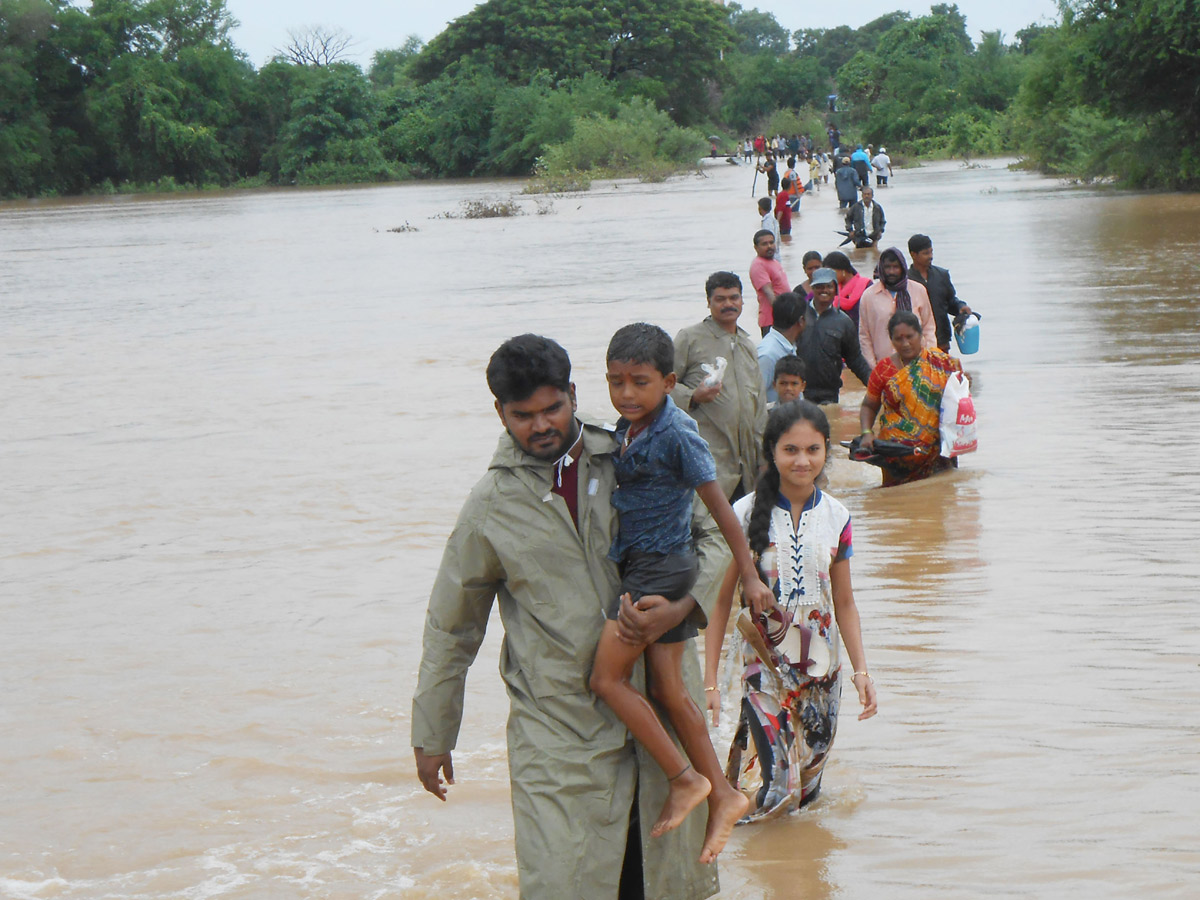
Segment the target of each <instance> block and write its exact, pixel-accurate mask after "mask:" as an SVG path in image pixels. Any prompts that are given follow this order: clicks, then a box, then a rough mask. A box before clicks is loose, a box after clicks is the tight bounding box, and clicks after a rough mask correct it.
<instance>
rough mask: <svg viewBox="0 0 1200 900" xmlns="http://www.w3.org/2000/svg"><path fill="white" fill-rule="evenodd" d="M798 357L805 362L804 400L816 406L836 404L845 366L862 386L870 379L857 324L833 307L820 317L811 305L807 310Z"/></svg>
mask: <svg viewBox="0 0 1200 900" xmlns="http://www.w3.org/2000/svg"><path fill="white" fill-rule="evenodd" d="M797 355H798V356H799V357H800V358H801V359H802V360H804V382H805V386H804V399H805V400H811V401H812V402H813V403H837V401H838V392H839V391H841V389H842V368H843V364H844V365H846V366H849V367H850V371H851V372H853V373H854V375H855V377H857V378H858V380H859V381H861V382H862V383H863V384H866V383H867V379H868V378H870V377H871V367H870V366H869V365H867V361H866V360H865V359H863V355H862V349H861V348H860V347H859V343H858V332H857V330H856V329H855V327H854V323H853V322H851V321H850V319H849V317H848V316H847V315H846V314H845V313H844V312H842V311H841V310H839V309H835V308H834V307H832V306H830V307H829V309H827V310H825V312H823V313H821V314H820V315H817V311H816V309H815V308H813V307H812V306H810V307H809V308H808V309H807V310H805V313H804V331H803V332H801V334H800V345H799V352H798V354H797Z"/></svg>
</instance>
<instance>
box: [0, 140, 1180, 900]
mask: <svg viewBox="0 0 1200 900" xmlns="http://www.w3.org/2000/svg"><path fill="white" fill-rule="evenodd" d="M519 187H520V185H519V183H503V182H488V183H480V182H473V183H459V184H414V185H400V186H387V187H372V188H364V189H356V190H342V189H339V190H316V191H279V192H264V193H237V194H213V195H203V196H187V197H159V198H152V199H142V198H114V199H103V200H94V201H83V202H47V203H37V204H34V203H18V204H6V205H0V266H2V269H0V271H2V272H3V281H2V283H0V335H2V337H0V383H2V385H3V401H2V411H3V430H2V431H0V475H2V479H3V480H2V482H0V484H2V490H3V506H2V510H3V515H2V516H0V685H2V687H3V696H2V700H0V727H2V728H3V733H4V739H3V742H2V743H0V798H2V800H0V810H2V811H0V896H3V897H6V898H35V900H51V898H54V900H68V898H69V900H74V898H117V897H119V898H186V900H207V898H215V897H224V898H258V897H280V898H347V900H349V898H356V900H357V898H370V900H385V898H399V897H405V898H423V897H429V898H438V900H454V898H464V900H465V898H513V897H515V896H516V874H515V872H516V870H515V863H514V859H513V850H512V819H511V814H510V810H509V806H508V785H507V769H506V765H505V749H504V717H505V707H506V703H505V696H504V692H503V689H502V687H501V684H500V680H499V677H498V675H497V672H496V659H497V654H498V649H499V633H500V627H499V621H498V618H497V619H495V620H494V626H493V628H492V629H491V632H490V633H489V636H488V639H487V641H486V642H485V644H484V647H483V649H482V651H481V653H480V657H479V659H478V661H477V662H476V665H475V666H474V668H473V670H472V672H471V676H470V678H469V680H468V684H467V689H468V698H467V707H466V718H465V723H464V726H463V729H462V745H461V747H460V748H459V749H458V750H457V751H456V753H455V763H456V774H457V776H458V784H457V785H456V786H455V787H454V788H453V789H452V791H451V798H450V801H449V802H448V803H446V804H445V805H443V804H440V803H438V802H437V801H436V800H434V799H433V798H432V797H430V796H429V795H427V794H425V793H424V792H423V791H421V790H420V788H419V786H418V784H417V782H416V779H415V777H414V774H413V768H412V763H411V751H410V750H409V747H408V727H409V715H410V697H411V692H412V687H413V684H414V681H415V676H416V671H417V663H418V658H419V654H420V634H421V627H422V621H423V614H424V607H425V602H426V599H427V592H428V589H429V586H430V584H431V582H432V579H433V575H434V572H435V570H436V568H437V564H438V560H439V558H440V554H441V547H442V545H443V543H444V541H445V538H446V536H447V535H448V533H449V530H450V527H451V524H452V522H453V520H454V517H455V515H456V514H457V511H458V508H459V506H460V505H461V503H462V501H463V499H464V498H465V496H466V493H467V490H468V488H469V486H470V485H471V484H472V483H473V482H474V481H475V480H476V479H477V478H478V477H479V476H480V475H481V474H482V473H483V471H484V469H485V467H486V465H487V462H488V460H489V459H490V457H491V454H492V450H493V448H494V446H495V441H496V437H497V434H498V431H499V423H498V422H497V420H496V418H495V415H494V413H493V411H492V402H491V397H490V395H489V394H488V392H487V388H486V385H485V383H484V379H483V366H484V364H485V362H486V360H487V358H488V356H489V355H490V353H491V351H492V350H493V349H494V348H495V347H496V345H497V344H499V343H500V342H501V341H502V340H503V339H505V338H506V337H509V336H510V335H512V334H515V333H519V332H522V331H527V330H536V331H539V332H542V333H544V334H548V335H551V336H553V337H555V338H557V339H558V340H560V341H561V342H562V343H563V344H564V345H565V346H566V347H567V348H568V350H569V351H570V352H571V354H572V358H573V360H574V363H575V366H576V382H577V384H578V386H579V394H580V399H581V406H582V408H583V409H584V410H585V411H590V412H593V413H595V414H596V415H599V416H602V417H607V416H609V415H610V410H609V408H608V402H607V396H606V391H605V388H604V384H603V378H602V360H603V353H604V348H605V346H606V344H607V341H608V338H609V336H610V335H611V334H612V332H613V331H614V330H615V329H616V328H617V327H618V326H620V325H622V324H625V323H627V322H630V321H635V320H641V319H644V320H649V321H652V322H657V323H659V324H661V325H663V326H664V327H666V328H667V329H668V330H669V331H671V332H672V333H673V332H674V331H675V330H677V329H678V328H680V327H682V326H684V325H688V324H691V323H692V322H695V321H697V320H698V319H700V318H701V317H702V316H703V315H704V314H705V304H704V296H703V287H702V285H703V282H704V279H705V277H706V276H707V275H708V273H709V272H711V271H713V270H716V269H719V268H732V269H733V270H735V271H737V272H739V273H741V274H742V276H743V278H745V277H746V273H747V270H748V267H749V263H750V260H751V256H752V250H751V235H752V233H753V231H754V230H755V228H756V223H757V214H756V211H755V208H754V204H753V198H752V195H751V175H750V173H749V172H747V171H746V170H745V169H742V168H735V167H732V166H725V165H719V166H716V167H712V168H709V169H707V170H706V176H705V177H703V178H697V177H688V178H684V179H680V180H673V181H671V182H668V183H666V184H658V185H642V184H637V183H631V182H620V183H601V184H597V185H596V186H595V187H594V188H593V190H592V191H590V192H589V193H586V194H581V195H578V196H569V197H560V198H555V199H554V200H553V205H552V209H550V210H549V212H548V213H547V214H544V215H539V214H537V212H538V211H537V208H536V206H535V204H534V203H533V201H532V200H529V199H522V198H518V199H519V202H520V203H521V204H522V205H523V206H524V207H525V209H526V211H527V213H528V214H527V215H524V216H521V217H516V218H500V219H489V220H463V219H454V218H444V217H439V214H441V213H444V212H447V211H453V210H456V209H458V208H459V204H460V202H461V201H463V200H467V199H477V198H484V199H504V198H507V197H509V196H510V195H512V194H513V193H514V192H516V191H517V190H519ZM832 198H833V194H832V191H830V190H828V189H827V190H826V191H823V192H822V193H820V194H817V195H814V194H810V195H808V196H807V197H806V198H805V199H804V202H803V207H802V214H801V216H800V217H799V218H798V220H797V223H796V226H795V232H796V236H795V239H794V240H793V242H792V243H791V244H790V245H788V246H787V247H785V248H784V255H783V259H784V263H785V265H786V266H787V268H788V269H789V272H790V273H791V274H793V275H795V273H796V272H798V271H799V268H800V266H799V263H800V256H801V254H802V253H803V251H804V250H806V249H817V250H821V251H827V250H830V249H833V247H834V246H835V244H836V242H837V241H838V240H840V238H838V237H837V236H836V235H835V234H834V229H835V228H836V227H837V223H838V217H837V216H836V215H835V213H834V212H833V209H834V206H835V205H836V204H835V202H834V201H833V199H832ZM878 199H879V200H880V202H881V204H882V205H883V206H884V208H885V209H886V212H887V219H888V234H887V239H886V240H885V244H893V243H894V244H896V245H899V246H902V247H903V246H905V244H906V241H907V238H908V236H909V235H910V234H912V233H913V232H917V231H921V232H925V233H928V234H930V235H931V236H932V237H933V239H934V242H935V261H936V262H937V263H939V264H941V265H944V266H947V267H948V268H950V270H951V272H952V273H953V276H954V281H955V284H956V285H957V287H958V289H959V293H960V295H961V296H962V297H964V298H965V299H966V300H967V301H968V302H970V303H971V305H972V306H974V307H975V308H976V309H978V310H980V311H981V312H982V313H983V315H984V319H983V325H982V346H981V350H980V352H979V353H978V354H977V355H975V356H972V357H969V358H967V359H966V360H965V364H966V368H967V370H968V371H969V372H970V373H971V374H972V376H973V377H974V386H975V395H976V404H977V408H978V411H979V417H980V418H979V421H980V426H979V429H980V449H979V452H978V453H976V454H974V455H972V456H969V457H967V458H965V459H964V461H963V464H962V467H961V468H960V469H958V470H957V471H955V472H952V473H949V474H947V475H946V476H943V477H939V478H935V479H932V480H929V481H926V482H924V483H919V484H914V485H909V486H905V487H900V488H894V489H889V490H886V491H884V490H880V489H879V488H877V487H876V486H875V485H876V484H877V482H878V473H877V472H876V471H875V470H872V469H869V468H867V467H865V466H862V465H859V464H855V463H851V462H849V461H848V460H846V458H845V453H844V451H841V450H840V449H839V450H838V452H837V453H836V454H835V457H836V458H835V459H834V460H833V462H832V465H831V473H830V476H831V484H830V490H831V492H832V493H833V494H835V495H836V496H838V497H839V498H840V499H841V500H843V501H844V502H845V503H846V505H847V506H848V507H849V508H850V510H851V513H852V514H853V516H854V522H855V538H856V540H855V550H856V555H855V557H854V561H853V564H852V566H853V572H854V581H855V586H856V594H857V599H858V603H859V606H860V608H861V610H862V616H863V631H864V637H865V643H866V647H867V654H868V659H869V661H870V668H871V669H872V671H873V672H874V674H875V677H876V680H877V684H878V688H879V703H880V713H879V715H878V716H877V717H876V718H874V719H872V720H869V721H867V722H859V721H857V720H856V719H855V717H854V715H853V714H852V711H853V706H854V705H855V704H854V702H853V699H852V697H850V696H849V695H847V696H846V698H845V700H846V701H847V702H846V704H845V707H844V711H845V712H846V713H847V714H846V715H844V716H843V720H842V723H841V727H840V730H839V735H838V739H837V743H836V746H835V748H834V751H833V755H832V759H831V762H830V764H829V766H828V768H827V770H826V775H825V782H824V789H823V792H822V796H821V798H820V800H819V801H818V802H817V803H815V804H814V805H813V806H812V807H810V808H809V809H806V810H805V811H804V812H802V813H800V814H797V815H794V816H791V817H789V818H787V819H785V820H783V821H777V822H774V823H771V824H767V825H761V826H757V827H751V828H746V829H739V830H738V831H737V832H736V833H735V835H734V838H733V840H732V842H731V843H730V846H729V847H728V849H727V850H726V852H725V853H724V854H723V855H722V858H721V878H722V884H723V887H724V891H723V894H722V896H724V897H731V898H772V900H790V898H797V897H800V898H817V900H819V898H873V897H878V898H914V900H917V898H928V897H938V898H981V897H1001V898H1007V897H1080V898H1089V900H1093V898H1122V900H1123V898H1128V897H1130V896H1154V897H1180V898H1184V897H1193V896H1195V895H1196V891H1197V888H1196V884H1197V880H1198V877H1200V816H1198V815H1197V811H1198V810H1200V752H1198V748H1200V723H1198V714H1200V668H1198V666H1200V607H1198V606H1197V600H1198V599H1200V596H1198V595H1200V589H1198V588H1200V500H1198V498H1200V465H1198V464H1197V454H1196V448H1195V438H1194V435H1193V432H1194V429H1193V427H1192V423H1193V422H1194V420H1195V416H1196V415H1197V413H1198V412H1200V291H1197V290H1196V285H1197V283H1198V282H1200V256H1198V254H1197V252H1196V249H1195V248H1196V247H1197V246H1198V245H1200V196H1196V195H1178V194H1128V193H1117V192H1113V191H1108V190H1096V189H1081V188H1070V187H1067V186H1065V185H1062V184H1060V183H1058V182H1055V181H1052V180H1047V179H1045V178H1041V177H1038V176H1035V175H1030V174H1024V173H1016V172H1010V171H1008V170H1007V169H1006V168H1005V167H1004V165H1003V164H1002V163H985V164H983V165H982V166H978V167H971V168H967V167H963V166H960V165H958V164H953V163H946V164H938V165H933V166H928V167H925V168H920V169H912V170H905V171H901V172H899V173H898V175H897V177H896V178H895V179H894V183H893V186H892V187H890V188H888V189H886V190H881V191H880V192H879V198H878ZM406 222H408V223H411V224H412V225H413V226H415V227H416V229H417V230H416V231H412V232H405V233H394V232H390V231H389V230H388V229H390V228H394V227H396V226H401V225H403V224H405V223H406ZM854 258H855V259H856V260H857V261H859V262H860V263H861V268H863V269H864V270H866V271H869V270H870V269H871V268H872V266H873V262H872V257H871V256H870V255H869V254H868V253H865V252H862V253H856V254H855V256H854ZM751 305H752V304H751ZM743 324H744V325H746V326H747V327H748V329H749V330H751V331H754V330H755V329H754V318H753V314H752V312H751V311H750V309H749V308H748V309H747V312H746V313H745V314H744V315H743ZM847 381H848V382H850V383H851V385H850V387H849V388H848V389H847V390H846V391H845V392H843V396H842V403H841V407H840V411H839V412H838V414H837V415H836V416H835V428H836V429H837V430H838V433H839V435H848V434H851V433H853V431H854V430H856V428H855V423H856V409H857V403H858V401H859V399H860V398H861V386H858V385H856V384H853V381H854V380H853V377H852V376H847Z"/></svg>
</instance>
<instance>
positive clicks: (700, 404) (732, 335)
mask: <svg viewBox="0 0 1200 900" xmlns="http://www.w3.org/2000/svg"><path fill="white" fill-rule="evenodd" d="M762 234H764V232H761V231H760V232H759V234H758V235H756V237H758V236H759V235H762ZM766 237H767V238H771V234H770V232H766ZM756 243H757V242H756ZM704 291H705V294H706V295H707V299H708V312H709V315H708V316H707V317H706V318H705V319H704V320H703V321H702V322H697V323H696V324H695V325H690V326H688V327H687V328H684V329H683V330H682V331H680V332H679V334H677V335H676V336H675V377H676V379H677V380H676V383H675V389H674V390H673V391H671V399H672V400H674V401H675V405H676V406H678V407H679V408H680V409H682V410H685V411H686V412H687V413H688V414H689V415H690V416H691V417H692V418H693V419H695V420H696V424H697V425H698V426H699V428H700V436H701V437H702V438H704V440H706V441H708V449H709V450H711V451H712V455H713V459H714V460H715V461H716V463H717V484H719V485H720V486H721V491H722V493H724V494H725V496H726V497H728V498H729V500H730V502H733V501H734V500H737V499H738V498H739V497H741V496H743V495H744V494H747V493H749V492H750V491H753V490H754V482H755V481H756V480H757V478H758V471H759V468H760V467H761V466H762V465H763V463H764V460H763V458H762V435H763V429H764V428H765V427H766V424H767V396H766V391H765V390H764V389H763V383H762V376H761V375H760V374H759V369H758V352H757V349H756V348H755V346H754V342H753V341H752V340H750V335H748V334H747V333H746V332H745V331H743V330H742V329H741V328H739V327H738V324H737V322H738V316H740V315H741V314H742V280H741V279H740V278H738V277H737V276H736V275H734V274H733V273H732V272H714V273H713V274H712V275H710V276H708V281H706V282H705V284H704ZM717 357H723V358H724V359H725V361H726V369H725V375H724V378H723V379H722V381H720V382H717V383H715V384H714V383H710V382H711V379H709V377H708V372H706V371H705V369H704V367H705V366H706V365H707V366H710V367H711V366H713V365H715V364H716V361H717Z"/></svg>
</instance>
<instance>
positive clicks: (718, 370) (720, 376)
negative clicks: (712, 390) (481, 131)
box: [700, 356, 728, 387]
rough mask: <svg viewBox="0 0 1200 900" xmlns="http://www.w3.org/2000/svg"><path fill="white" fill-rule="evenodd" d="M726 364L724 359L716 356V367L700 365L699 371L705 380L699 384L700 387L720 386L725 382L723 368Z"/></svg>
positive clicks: (706, 364)
mask: <svg viewBox="0 0 1200 900" xmlns="http://www.w3.org/2000/svg"><path fill="white" fill-rule="evenodd" d="M727 365H728V363H727V362H726V361H725V357H723V356H718V357H717V363H716V365H709V364H708V363H701V364H700V369H701V371H703V372H704V375H705V378H704V380H703V381H702V382H700V386H701V387H712V386H713V385H714V384H720V383H721V382H723V381H724V380H725V367H726V366H727Z"/></svg>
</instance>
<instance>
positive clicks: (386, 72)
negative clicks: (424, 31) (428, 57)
mask: <svg viewBox="0 0 1200 900" xmlns="http://www.w3.org/2000/svg"><path fill="white" fill-rule="evenodd" d="M424 46H425V42H424V41H422V40H421V39H420V38H419V37H417V36H416V35H415V34H410V35H409V36H408V37H407V38H406V39H405V41H404V43H403V44H401V45H400V46H399V47H397V48H395V49H394V50H376V51H375V53H374V55H373V56H372V57H371V68H370V69H368V70H367V76H368V77H369V78H370V79H371V84H373V85H375V87H376V88H377V89H380V90H382V89H385V88H389V87H393V86H394V85H396V84H397V83H398V82H401V81H407V80H408V78H409V76H408V69H409V67H410V66H411V65H412V63H413V61H414V60H415V59H416V58H417V56H418V55H419V54H420V52H421V48H423V47H424Z"/></svg>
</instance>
